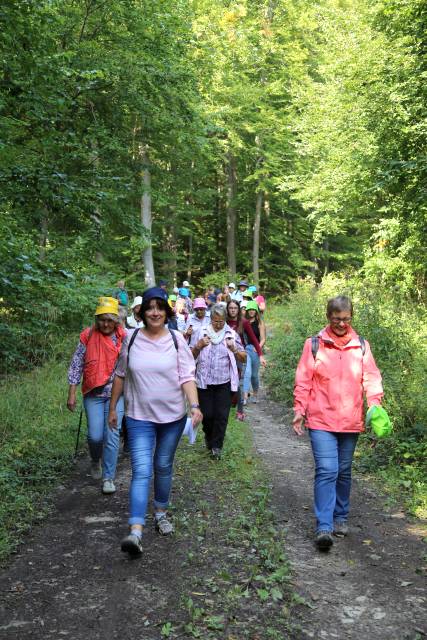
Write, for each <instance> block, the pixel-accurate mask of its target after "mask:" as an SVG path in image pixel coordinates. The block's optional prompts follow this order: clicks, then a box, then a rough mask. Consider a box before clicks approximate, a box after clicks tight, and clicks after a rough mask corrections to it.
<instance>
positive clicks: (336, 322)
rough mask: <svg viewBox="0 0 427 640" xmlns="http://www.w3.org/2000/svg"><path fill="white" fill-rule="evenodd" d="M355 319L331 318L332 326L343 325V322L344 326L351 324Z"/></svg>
mask: <svg viewBox="0 0 427 640" xmlns="http://www.w3.org/2000/svg"><path fill="white" fill-rule="evenodd" d="M352 319H353V318H351V317H350V318H333V317H332V318H330V321H331V322H332V324H341V322H344V324H350V322H351V321H352Z"/></svg>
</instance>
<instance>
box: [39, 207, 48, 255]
mask: <svg viewBox="0 0 427 640" xmlns="http://www.w3.org/2000/svg"><path fill="white" fill-rule="evenodd" d="M48 235H49V222H48V214H47V210H46V209H43V215H42V219H41V222H40V240H39V258H40V260H44V259H45V257H46V246H47V238H48Z"/></svg>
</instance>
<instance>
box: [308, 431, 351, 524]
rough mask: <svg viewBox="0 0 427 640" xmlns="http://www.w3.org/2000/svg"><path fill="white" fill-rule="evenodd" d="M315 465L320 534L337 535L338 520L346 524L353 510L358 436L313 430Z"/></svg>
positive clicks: (316, 501) (311, 435)
mask: <svg viewBox="0 0 427 640" xmlns="http://www.w3.org/2000/svg"><path fill="white" fill-rule="evenodd" d="M309 433H310V440H311V448H312V451H313V456H314V462H315V475H314V513H315V516H316V521H317V526H316V531H333V528H334V524H333V523H334V520H335V521H336V522H345V521H346V520H347V517H348V512H349V509H350V491H351V463H352V461H353V454H354V450H355V448H356V444H357V438H358V436H359V434H358V433H338V432H334V431H321V430H319V429H309Z"/></svg>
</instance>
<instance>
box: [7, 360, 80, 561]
mask: <svg viewBox="0 0 427 640" xmlns="http://www.w3.org/2000/svg"><path fill="white" fill-rule="evenodd" d="M66 392H67V390H66V376H65V365H64V364H63V363H56V362H50V363H48V364H46V365H44V366H43V367H40V368H39V369H36V370H34V371H31V372H30V373H25V374H21V375H19V376H13V377H9V378H7V379H5V380H3V382H2V385H1V393H0V415H1V416H2V419H1V424H0V450H1V457H0V495H1V500H0V562H1V561H2V560H4V559H5V558H6V556H7V555H8V554H9V553H10V552H11V551H12V550H13V549H14V548H16V546H17V545H18V544H19V543H20V541H21V540H22V536H23V534H24V533H25V532H26V531H28V529H29V527H30V526H31V524H32V523H34V522H35V521H37V520H40V519H41V518H43V517H44V515H45V514H46V512H47V510H48V508H49V502H48V501H47V500H46V497H47V496H48V494H49V493H50V492H51V491H52V489H53V487H54V486H55V485H56V484H57V482H58V480H59V478H61V477H63V476H64V475H65V474H66V473H67V471H68V470H69V469H70V467H71V465H72V459H73V448H74V444H75V438H76V430H77V424H78V415H77V414H73V415H72V414H70V413H69V412H68V411H67V408H66V406H65V402H66ZM82 439H83V438H82Z"/></svg>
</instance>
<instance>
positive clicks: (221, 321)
mask: <svg viewBox="0 0 427 640" xmlns="http://www.w3.org/2000/svg"><path fill="white" fill-rule="evenodd" d="M211 322H212V324H225V320H212V321H211Z"/></svg>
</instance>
